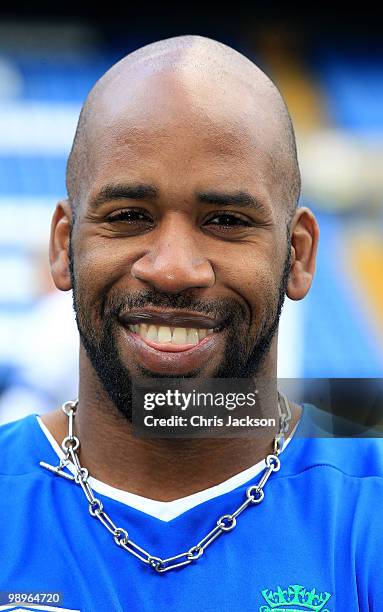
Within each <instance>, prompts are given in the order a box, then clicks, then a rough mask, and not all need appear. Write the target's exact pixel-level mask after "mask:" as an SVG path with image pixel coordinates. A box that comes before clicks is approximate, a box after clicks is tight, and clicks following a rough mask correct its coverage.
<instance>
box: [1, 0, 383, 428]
mask: <svg viewBox="0 0 383 612" xmlns="http://www.w3.org/2000/svg"><path fill="white" fill-rule="evenodd" d="M16 5H17V3H16ZM16 9H17V6H16V7H15V6H13V8H12V9H11V8H8V9H7V10H6V9H4V8H2V9H0V219H1V222H0V273H1V282H0V422H5V421H7V420H13V419H14V418H18V416H22V415H23V414H26V413H28V412H31V411H36V412H39V413H42V412H44V411H45V410H49V409H52V408H53V407H56V406H57V404H58V403H59V402H61V401H64V400H65V399H69V398H70V397H74V396H75V395H76V387H77V347H78V339H77V333H76V330H75V326H74V321H73V316H72V313H71V296H70V295H69V294H61V293H60V292H57V291H56V290H55V289H54V287H53V284H52V281H51V280H50V276H49V266H48V259H47V242H48V235H49V225H50V218H51V215H52V212H53V210H54V206H55V203H56V201H57V200H58V199H60V198H62V197H65V194H66V192H65V182H64V178H65V163H66V158H67V155H68V152H69V150H70V146H71V142H72V138H73V135H74V131H75V126H76V122H77V118H78V114H79V110H80V107H81V104H82V103H83V101H84V99H85V97H86V95H87V93H88V91H89V89H90V88H91V87H92V85H93V84H94V83H95V81H96V80H97V79H98V78H99V77H100V76H101V75H102V74H103V72H104V71H105V70H107V69H108V67H110V66H111V65H112V64H113V63H114V62H115V61H117V60H118V59H119V58H121V57H122V56H124V55H126V54H127V53H128V52H129V51H132V50H134V49H136V48H138V47H140V46H142V45H143V44H146V43H148V42H152V41H154V40H158V39H160V38H166V37H168V36H173V35H178V34H185V33H195V34H203V35H207V36H210V37H212V38H216V39H217V40H220V41H222V42H225V43H227V44H230V45H231V46H233V47H234V48H236V49H238V50H239V51H241V52H243V53H244V54H245V55H247V56H248V57H250V58H252V59H254V60H255V62H256V63H258V64H259V65H260V66H261V67H263V69H264V70H265V71H266V72H267V73H268V74H269V75H270V76H271V77H272V78H273V79H274V80H275V82H276V83H277V85H278V86H279V88H280V90H281V91H282V93H283V95H284V97H285V99H286V101H287V104H288V106H289V109H290V111H291V114H292V117H293V122H294V125H295V128H296V134H297V141H298V153H299V159H300V165H301V170H302V176H303V193H302V197H301V204H303V205H308V206H310V207H311V208H312V209H313V210H314V212H315V213H316V215H317V217H318V220H319V224H320V228H321V238H320V245H319V255H318V265H317V273H316V277H315V280H314V284H313V288H312V290H311V292H310V294H309V296H308V297H307V298H306V299H305V300H304V301H303V302H300V303H295V302H290V301H289V300H287V303H286V307H285V310H284V313H283V317H282V323H281V332H280V350H279V366H278V368H279V370H278V371H279V375H280V376H282V377H311V378H312V377H381V376H382V373H383V349H382V346H383V240H382V236H383V232H382V228H383V42H382V39H381V38H380V31H379V28H378V26H377V24H376V23H374V19H373V17H371V16H370V20H369V21H368V23H366V24H365V23H362V22H361V20H360V18H359V16H358V15H357V16H356V18H355V19H354V20H351V22H350V23H348V24H345V23H344V22H342V26H341V27H340V26H339V22H338V23H337V22H336V20H333V21H328V20H327V21H326V19H323V15H322V16H318V15H317V16H314V17H313V16H311V17H308V16H307V17H302V16H300V17H299V18H298V16H297V15H293V14H291V11H290V13H289V15H285V16H283V15H281V14H280V13H279V14H278V19H276V17H275V15H274V14H273V13H271V11H268V10H267V9H265V7H264V6H262V7H261V8H260V10H258V9H257V8H256V6H254V7H253V9H252V11H251V12H250V13H249V12H244V14H242V15H241V18H238V15H235V16H234V17H233V15H229V14H222V13H215V12H212V13H211V14H210V13H208V12H207V11H206V10H205V11H204V13H203V18H202V17H201V18H198V17H196V15H188V14H187V12H186V9H185V10H184V14H183V15H181V14H180V13H178V14H177V13H176V12H174V11H171V10H170V11H169V16H168V15H166V14H164V10H163V7H157V9H156V10H151V9H150V7H149V8H148V7H146V10H147V12H146V13H144V12H143V10H142V12H141V11H140V7H136V8H135V9H134V10H132V11H131V12H130V13H129V12H128V11H127V10H126V11H125V12H124V11H123V10H122V9H121V8H120V9H117V8H116V5H114V4H113V3H112V4H111V5H110V7H109V11H108V16H105V14H97V12H96V10H95V9H94V7H92V6H91V5H88V4H87V3H85V4H83V5H82V7H81V10H76V8H75V7H74V8H73V7H72V8H71V6H70V5H68V4H67V3H66V4H65V7H64V6H62V7H61V8H60V15H58V14H57V7H55V10H56V13H55V14H53V13H52V10H49V9H47V8H44V7H40V8H36V6H34V7H33V13H32V10H31V9H30V8H29V9H28V8H26V7H25V6H22V7H19V9H20V10H17V14H16V12H15V11H16ZM348 17H349V18H350V15H348Z"/></svg>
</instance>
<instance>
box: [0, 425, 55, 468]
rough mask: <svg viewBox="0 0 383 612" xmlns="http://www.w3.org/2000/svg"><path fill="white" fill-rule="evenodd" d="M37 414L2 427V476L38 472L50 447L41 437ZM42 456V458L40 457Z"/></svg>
mask: <svg viewBox="0 0 383 612" xmlns="http://www.w3.org/2000/svg"><path fill="white" fill-rule="evenodd" d="M36 417H37V414H30V415H28V416H26V417H23V418H21V419H18V420H16V421H12V422H10V423H5V424H3V425H1V426H0V476H4V475H9V476H10V475H22V474H28V473H31V472H37V471H39V470H40V469H41V468H40V467H39V460H41V459H43V457H44V455H46V452H47V450H48V451H49V448H50V445H49V443H48V441H47V440H46V442H45V441H44V436H41V429H40V427H39V424H38V422H37V418H36ZM40 455H41V457H40Z"/></svg>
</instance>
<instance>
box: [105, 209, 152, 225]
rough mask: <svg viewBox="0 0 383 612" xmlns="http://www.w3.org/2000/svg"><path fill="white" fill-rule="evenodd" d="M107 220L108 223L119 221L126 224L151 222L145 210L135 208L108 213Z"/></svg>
mask: <svg viewBox="0 0 383 612" xmlns="http://www.w3.org/2000/svg"><path fill="white" fill-rule="evenodd" d="M107 221H108V222H109V223H116V222H118V221H120V222H123V223H128V224H133V223H148V222H149V223H153V220H152V218H151V217H150V215H149V214H148V213H147V212H146V211H144V210H140V209H135V208H130V209H126V210H120V211H118V212H117V213H114V214H112V215H109V217H107Z"/></svg>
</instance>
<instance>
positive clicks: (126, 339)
mask: <svg viewBox="0 0 383 612" xmlns="http://www.w3.org/2000/svg"><path fill="white" fill-rule="evenodd" d="M121 331H122V336H123V344H124V348H123V350H124V352H125V351H127V354H126V359H128V360H129V361H131V360H132V355H134V359H135V360H137V362H138V364H139V365H141V366H143V367H144V368H146V369H147V370H151V371H153V372H161V373H168V374H173V375H174V374H176V375H177V374H179V375H182V374H184V373H187V372H190V371H194V370H196V369H199V368H201V367H203V366H204V365H206V364H207V363H209V362H211V360H212V357H213V355H214V354H216V353H217V350H219V348H220V345H222V342H223V334H222V333H220V332H215V333H214V334H211V335H209V336H206V337H205V338H204V339H203V340H201V341H200V342H198V344H194V345H190V344H183V345H178V346H177V345H170V343H168V344H165V343H162V344H159V343H154V342H152V341H146V340H144V339H143V338H141V336H139V334H137V333H135V332H132V331H131V330H129V329H128V328H127V327H125V325H122V326H121Z"/></svg>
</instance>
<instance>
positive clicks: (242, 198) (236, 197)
mask: <svg viewBox="0 0 383 612" xmlns="http://www.w3.org/2000/svg"><path fill="white" fill-rule="evenodd" d="M159 194H160V192H159V190H158V189H157V187H155V186H154V185H150V184H147V183H122V184H107V185H104V186H103V187H102V188H101V190H100V191H99V193H98V194H97V195H96V196H95V197H93V198H92V199H91V201H90V208H92V209H97V208H98V207H99V206H101V205H102V204H105V203H106V202H110V201H112V200H145V199H155V198H157V197H158V196H159ZM195 197H196V199H197V200H198V201H199V202H200V203H202V204H213V205H216V206H217V205H218V206H238V207H240V208H253V209H255V210H257V211H258V212H260V213H264V214H268V213H269V212H270V211H268V209H267V207H266V206H265V205H264V204H262V203H261V202H260V201H259V200H258V199H257V198H255V197H254V196H253V195H251V194H250V193H248V192H246V191H233V192H221V191H198V192H195Z"/></svg>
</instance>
